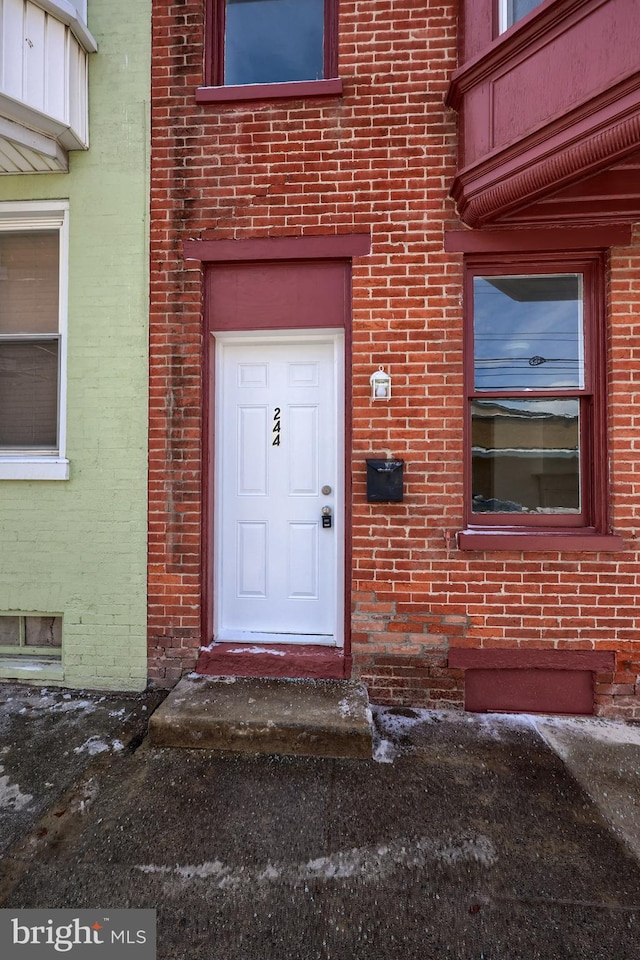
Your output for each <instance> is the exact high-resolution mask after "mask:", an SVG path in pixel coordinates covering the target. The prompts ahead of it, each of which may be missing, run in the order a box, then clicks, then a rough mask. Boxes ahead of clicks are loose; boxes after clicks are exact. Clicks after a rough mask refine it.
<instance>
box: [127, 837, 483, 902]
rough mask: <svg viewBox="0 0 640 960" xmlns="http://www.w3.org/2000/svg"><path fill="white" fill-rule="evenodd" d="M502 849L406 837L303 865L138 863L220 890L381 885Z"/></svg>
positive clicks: (470, 841) (477, 842) (476, 841)
mask: <svg viewBox="0 0 640 960" xmlns="http://www.w3.org/2000/svg"><path fill="white" fill-rule="evenodd" d="M496 859H497V857H496V850H495V847H494V846H493V844H492V843H491V840H490V839H489V838H488V837H485V836H481V835H480V836H477V837H469V836H461V837H456V838H451V839H449V841H448V842H445V841H441V840H432V839H431V838H428V837H423V838H418V839H412V838H408V837H407V838H401V839H398V840H391V841H389V842H387V843H383V844H375V845H371V846H366V847H354V848H352V849H350V850H340V851H337V852H336V853H332V854H330V855H329V856H326V857H317V858H315V859H314V860H309V861H307V862H306V863H301V864H280V865H278V864H273V863H267V864H266V866H264V867H260V868H254V869H249V868H245V867H236V868H233V867H230V866H228V865H226V864H224V863H222V861H220V860H214V861H208V862H205V863H200V864H189V865H185V866H179V865H177V866H175V867H167V866H157V865H155V864H144V865H139V866H137V867H136V870H140V871H141V872H142V873H146V874H161V875H164V876H166V877H167V878H175V879H176V880H178V881H179V882H180V883H182V884H186V883H191V882H195V881H198V880H207V881H213V883H214V885H215V886H217V887H218V889H224V888H235V887H240V886H244V885H246V884H262V883H269V882H272V881H276V880H280V879H283V880H285V881H286V882H287V883H298V884H300V883H308V882H309V881H312V880H327V881H330V880H344V879H350V878H352V877H360V878H362V879H363V880H364V881H365V882H371V883H376V882H377V881H378V880H379V879H380V877H385V876H388V875H389V874H390V873H391V872H392V871H393V870H394V869H396V868H397V867H401V868H407V867H423V866H425V865H426V864H427V863H433V862H440V863H447V864H453V863H459V862H461V861H464V862H476V863H480V864H482V865H483V866H485V867H490V866H493V864H494V863H495V862H496Z"/></svg>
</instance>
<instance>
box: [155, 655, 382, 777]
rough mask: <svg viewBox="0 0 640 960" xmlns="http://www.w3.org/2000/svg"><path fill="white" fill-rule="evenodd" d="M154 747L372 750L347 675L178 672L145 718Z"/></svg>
mask: <svg viewBox="0 0 640 960" xmlns="http://www.w3.org/2000/svg"><path fill="white" fill-rule="evenodd" d="M149 741H150V743H151V745H152V746H155V747H190V748H194V747H196V748H200V749H205V750H222V751H232V752H236V753H238V752H240V753H270V754H278V755H282V756H313V757H352V758H356V759H367V758H370V757H371V754H372V742H371V722H370V711H369V698H368V696H367V691H366V688H365V687H364V685H363V684H360V683H355V682H353V681H351V680H287V679H263V678H261V679H256V678H253V677H251V678H250V677H205V676H200V675H197V674H191V675H190V676H188V677H183V678H182V680H180V682H179V683H178V684H177V686H175V687H174V689H173V690H172V691H171V693H170V694H169V695H168V697H167V698H166V699H165V700H164V702H163V703H162V704H161V706H160V707H158V709H157V710H156V711H155V713H154V714H153V715H152V717H151V719H150V722H149Z"/></svg>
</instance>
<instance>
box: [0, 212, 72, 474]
mask: <svg viewBox="0 0 640 960" xmlns="http://www.w3.org/2000/svg"><path fill="white" fill-rule="evenodd" d="M68 221H69V204H68V201H65V200H40V201H24V202H10V203H0V480H66V479H68V476H69V463H68V461H67V460H66V458H65V425H66V372H67V362H66V359H67V358H66V330H67V287H68Z"/></svg>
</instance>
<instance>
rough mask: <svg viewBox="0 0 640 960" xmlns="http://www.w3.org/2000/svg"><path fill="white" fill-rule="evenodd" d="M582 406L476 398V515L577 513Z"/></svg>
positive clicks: (473, 413)
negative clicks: (580, 414) (580, 413)
mask: <svg viewBox="0 0 640 960" xmlns="http://www.w3.org/2000/svg"><path fill="white" fill-rule="evenodd" d="M579 406H580V402H579V400H577V399H575V400H564V399H551V398H549V399H544V400H518V399H513V400H512V399H505V400H503V399H500V400H474V401H473V402H472V405H471V418H472V419H471V423H472V428H471V434H472V511H473V513H514V514H522V513H551V514H553V513H579V511H580V443H579V437H580V417H579ZM514 519H515V518H514Z"/></svg>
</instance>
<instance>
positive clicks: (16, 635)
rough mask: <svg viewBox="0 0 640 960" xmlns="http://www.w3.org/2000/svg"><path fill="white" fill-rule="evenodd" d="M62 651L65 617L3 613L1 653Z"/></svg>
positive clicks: (42, 654)
mask: <svg viewBox="0 0 640 960" xmlns="http://www.w3.org/2000/svg"><path fill="white" fill-rule="evenodd" d="M16 655H21V656H25V657H38V658H42V657H51V658H56V659H60V657H61V655H62V617H59V616H54V615H51V614H31V613H29V614H13V613H7V614H0V656H5V657H6V656H16Z"/></svg>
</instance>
